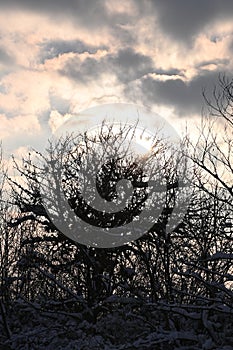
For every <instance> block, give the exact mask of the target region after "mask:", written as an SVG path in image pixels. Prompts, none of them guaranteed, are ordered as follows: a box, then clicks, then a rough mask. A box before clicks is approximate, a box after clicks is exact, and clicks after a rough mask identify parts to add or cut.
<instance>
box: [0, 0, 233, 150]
mask: <svg viewBox="0 0 233 350" xmlns="http://www.w3.org/2000/svg"><path fill="white" fill-rule="evenodd" d="M232 34H233V2H232V0H222V1H220V0H202V1H200V0H195V1H194V0H189V1H187V0H166V1H164V0H119V1H109V0H108V1H107V0H106V1H105V0H67V1H62V0H57V1H53V0H40V1H36V0H8V1H1V2H0V36H1V40H0V140H2V143H3V147H5V149H6V152H8V153H13V154H15V155H19V154H20V152H23V150H25V148H27V147H28V146H31V147H35V148H38V147H39V148H40V147H41V145H43V144H44V143H45V142H46V140H47V137H48V135H49V134H50V133H51V132H52V131H54V130H55V129H56V128H57V127H58V126H59V125H61V124H62V123H63V122H64V121H65V120H67V118H69V117H70V116H73V115H77V114H78V113H80V112H81V111H83V110H85V109H87V108H90V107H93V106H96V105H97V106H98V105H101V104H104V103H119V102H120V103H132V104H138V105H140V106H146V107H148V108H150V109H151V110H152V111H155V112H157V113H159V114H160V115H161V116H163V117H164V118H167V120H169V122H171V124H173V126H174V127H176V128H177V129H180V128H183V127H184V125H185V124H186V123H189V125H192V123H193V122H194V121H196V120H198V118H199V117H200V116H201V114H202V108H203V106H204V100H203V96H202V92H203V90H205V91H206V93H207V94H209V95H211V92H212V91H213V88H214V86H215V85H216V84H217V83H218V76H219V74H223V73H225V74H226V75H227V76H229V77H231V72H232V68H233V60H232V54H233V35H232Z"/></svg>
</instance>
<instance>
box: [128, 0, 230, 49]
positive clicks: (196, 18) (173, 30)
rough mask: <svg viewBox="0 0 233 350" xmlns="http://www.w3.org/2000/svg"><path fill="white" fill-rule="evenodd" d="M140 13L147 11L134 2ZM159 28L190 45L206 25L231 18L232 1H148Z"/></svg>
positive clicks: (138, 1) (139, 2)
mask: <svg viewBox="0 0 233 350" xmlns="http://www.w3.org/2000/svg"><path fill="white" fill-rule="evenodd" d="M135 1H136V2H137V3H138V6H139V7H140V8H141V11H145V10H147V7H145V6H142V2H141V1H140V0H135ZM149 3H150V4H151V8H152V9H153V11H154V14H155V16H156V18H158V23H159V26H160V28H161V29H162V30H163V31H164V33H166V34H167V35H169V36H170V37H172V38H173V39H174V40H180V41H183V42H186V43H190V42H191V41H192V38H194V37H195V36H196V35H197V34H198V33H199V32H201V31H202V30H203V29H204V27H205V26H206V25H207V24H210V23H212V22H213V21H215V20H216V19H219V20H222V19H227V18H233V1H232V0H222V1H220V0H166V1H164V0H149Z"/></svg>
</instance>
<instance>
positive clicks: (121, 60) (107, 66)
mask: <svg viewBox="0 0 233 350" xmlns="http://www.w3.org/2000/svg"><path fill="white" fill-rule="evenodd" d="M152 70H153V62H152V60H151V58H150V57H148V56H145V55H142V54H140V53H138V52H135V51H134V50H133V49H131V48H126V49H122V50H119V51H118V53H117V54H115V55H114V54H107V55H106V56H104V57H102V58H100V59H98V60H97V59H95V58H92V57H88V58H86V59H85V60H84V61H83V62H81V61H80V59H79V58H78V57H75V58H72V59H70V60H69V61H68V62H67V63H66V65H65V66H64V68H63V69H62V70H61V71H60V73H61V74H62V75H65V76H67V77H69V78H71V79H74V80H75V81H79V82H82V83H86V82H89V81H91V80H92V79H93V80H96V79H97V78H99V77H100V76H101V75H102V74H103V73H113V74H114V75H115V76H116V77H117V78H118V80H119V81H120V82H122V83H127V82H129V81H132V80H135V79H140V78H141V77H143V76H144V75H145V74H147V73H150V72H151V71H152Z"/></svg>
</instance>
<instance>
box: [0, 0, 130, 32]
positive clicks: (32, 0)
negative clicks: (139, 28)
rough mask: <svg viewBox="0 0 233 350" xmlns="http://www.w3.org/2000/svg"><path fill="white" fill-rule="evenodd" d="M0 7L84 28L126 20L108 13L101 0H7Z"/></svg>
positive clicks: (125, 17) (123, 15)
mask: <svg viewBox="0 0 233 350" xmlns="http://www.w3.org/2000/svg"><path fill="white" fill-rule="evenodd" d="M0 8H1V9H4V8H7V9H13V10H14V9H21V10H26V11H32V12H36V13H41V14H45V15H48V16H49V17H50V19H51V20H53V21H56V22H57V23H58V25H59V24H60V23H59V22H62V21H63V20H65V21H67V20H71V21H73V22H75V23H80V24H82V25H83V26H84V27H86V28H90V29H93V30H94V29H96V28H100V27H103V26H105V25H108V26H109V27H111V26H112V25H114V23H121V24H122V23H124V22H127V18H128V16H127V15H125V14H120V15H119V14H110V13H109V12H108V11H107V9H106V6H105V1H103V0H66V1H64V0H39V1H38V0H8V1H2V2H1V3H0Z"/></svg>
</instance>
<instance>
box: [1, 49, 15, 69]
mask: <svg viewBox="0 0 233 350" xmlns="http://www.w3.org/2000/svg"><path fill="white" fill-rule="evenodd" d="M0 63H3V64H4V65H10V64H13V63H14V58H13V57H12V56H11V55H10V54H9V53H8V51H7V49H6V48H4V47H0Z"/></svg>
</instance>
